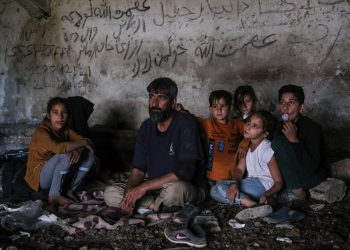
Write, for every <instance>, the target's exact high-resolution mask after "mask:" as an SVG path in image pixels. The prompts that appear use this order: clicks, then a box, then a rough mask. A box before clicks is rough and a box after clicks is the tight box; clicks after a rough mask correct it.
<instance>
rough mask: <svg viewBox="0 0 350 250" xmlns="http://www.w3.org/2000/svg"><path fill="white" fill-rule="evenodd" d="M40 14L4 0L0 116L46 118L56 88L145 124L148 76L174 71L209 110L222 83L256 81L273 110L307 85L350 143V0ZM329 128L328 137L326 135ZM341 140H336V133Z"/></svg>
mask: <svg viewBox="0 0 350 250" xmlns="http://www.w3.org/2000/svg"><path fill="white" fill-rule="evenodd" d="M49 3H50V16H49V17H48V18H47V19H44V20H34V19H32V18H31V17H30V15H29V14H28V13H27V12H26V11H25V10H24V9H23V8H22V7H20V6H19V5H18V4H17V3H16V2H14V1H12V0H0V32H1V36H0V124H5V123H31V124H33V123H37V122H39V121H40V120H41V119H42V113H43V112H44V111H45V104H46V102H47V100H48V99H49V97H52V96H57V95H59V96H72V95H81V96H84V97H85V98H87V99H89V100H91V101H92V102H94V103H95V112H94V113H93V115H92V117H91V118H90V121H89V122H90V124H91V125H94V124H108V125H113V126H117V127H118V126H119V127H123V128H131V129H135V128H137V127H138V126H139V125H140V123H141V121H142V120H143V119H144V118H145V117H146V116H147V108H146V103H147V93H146V91H145V88H146V86H147V84H148V83H149V82H150V81H151V80H152V79H154V78H155V77H158V76H169V77H171V78H173V79H174V80H175V81H176V82H177V83H178V85H179V98H178V99H179V101H180V102H182V103H183V104H184V106H186V107H188V108H189V109H190V110H192V111H193V112H194V113H195V114H197V115H203V116H205V115H207V107H208V103H207V97H208V95H209V93H210V91H212V90H214V89H218V88H223V89H227V90H229V91H232V92H233V91H234V90H235V88H236V87H237V86H239V85H242V84H250V85H252V86H253V87H254V88H255V90H256V92H257V95H258V98H259V105H260V107H262V108H265V109H269V110H271V111H273V110H274V104H275V103H276V102H277V90H278V88H279V87H281V86H282V85H283V84H290V83H293V84H298V85H301V86H303V87H304V90H305V92H306V97H307V101H306V104H307V110H306V112H307V115H309V116H311V117H312V118H314V119H315V120H317V121H318V122H320V123H321V124H322V126H323V127H324V128H325V129H326V130H329V131H330V132H329V133H331V132H332V131H335V132H334V133H335V134H337V133H336V131H338V132H339V131H346V133H347V134H345V136H344V135H343V136H339V135H341V133H340V132H339V133H338V134H337V135H338V138H337V139H339V138H340V139H341V142H342V143H343V145H346V146H347V147H349V148H350V136H349V134H350V132H347V130H345V129H346V128H348V127H349V126H350V116H349V105H350V102H349V101H350V95H349V92H350V84H349V79H350V67H349V64H350V57H349V55H350V2H349V1H346V0H294V1H293V0H177V1H167V0H152V1H150V0H137V1H135V0H132V1H130V0H118V1H112V0H109V1H108V0H93V1H92V0H90V1H87V0H75V1H70V0H61V1H59V0H51V1H49ZM329 135H330V134H329ZM337 143H339V140H338V141H337Z"/></svg>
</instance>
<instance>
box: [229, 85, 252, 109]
mask: <svg viewBox="0 0 350 250" xmlns="http://www.w3.org/2000/svg"><path fill="white" fill-rule="evenodd" d="M246 96H250V98H252V100H253V102H254V103H255V102H256V100H257V98H256V95H255V92H254V89H253V87H252V86H250V85H242V86H239V87H238V88H237V89H236V91H235V94H234V104H235V108H236V109H237V110H240V107H241V106H242V105H243V104H244V97H246Z"/></svg>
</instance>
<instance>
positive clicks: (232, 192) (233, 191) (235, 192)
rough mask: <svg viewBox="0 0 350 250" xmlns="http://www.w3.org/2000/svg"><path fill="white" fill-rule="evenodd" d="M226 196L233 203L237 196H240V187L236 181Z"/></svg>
mask: <svg viewBox="0 0 350 250" xmlns="http://www.w3.org/2000/svg"><path fill="white" fill-rule="evenodd" d="M226 197H227V199H229V201H230V202H231V203H234V201H235V198H239V189H238V186H237V184H236V183H233V184H232V185H231V186H230V187H229V188H228V189H227V192H226Z"/></svg>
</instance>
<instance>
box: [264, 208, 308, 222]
mask: <svg viewBox="0 0 350 250" xmlns="http://www.w3.org/2000/svg"><path fill="white" fill-rule="evenodd" d="M304 218H305V215H304V214H303V213H302V212H299V211H294V210H289V208H288V207H282V208H281V209H280V210H278V211H276V212H274V213H272V214H270V215H269V216H267V217H265V218H263V221H265V222H267V223H268V224H270V223H274V224H277V223H289V222H295V221H299V220H302V219H304Z"/></svg>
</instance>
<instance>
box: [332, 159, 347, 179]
mask: <svg viewBox="0 0 350 250" xmlns="http://www.w3.org/2000/svg"><path fill="white" fill-rule="evenodd" d="M331 175H332V177H334V178H338V179H341V180H345V181H350V159H349V158H347V159H343V160H341V161H337V162H334V163H333V164H332V167H331Z"/></svg>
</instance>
